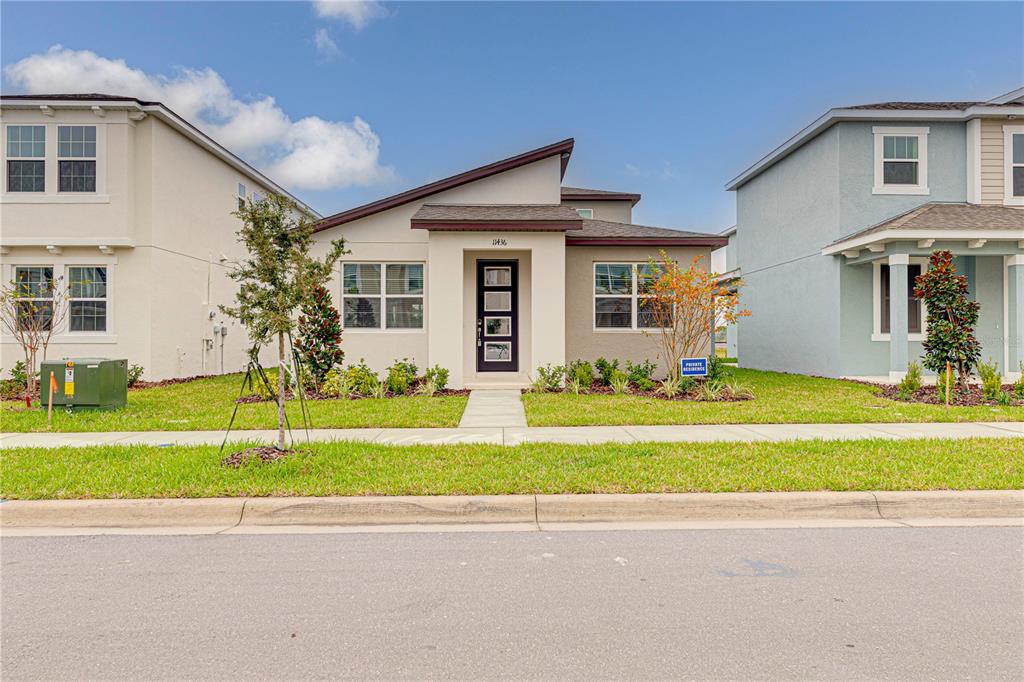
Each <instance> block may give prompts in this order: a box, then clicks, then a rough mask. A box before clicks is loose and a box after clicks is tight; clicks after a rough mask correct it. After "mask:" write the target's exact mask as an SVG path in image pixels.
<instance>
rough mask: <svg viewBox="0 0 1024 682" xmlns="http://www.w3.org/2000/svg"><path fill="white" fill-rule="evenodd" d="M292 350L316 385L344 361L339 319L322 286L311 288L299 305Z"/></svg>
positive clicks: (325, 289) (329, 295) (327, 293)
mask: <svg viewBox="0 0 1024 682" xmlns="http://www.w3.org/2000/svg"><path fill="white" fill-rule="evenodd" d="M295 349H296V350H297V351H298V352H299V358H301V360H302V364H303V365H305V366H306V368H307V369H309V372H310V378H311V379H312V381H313V383H314V384H315V385H317V386H319V385H320V384H322V383H323V381H324V379H325V378H326V377H327V373H328V372H330V371H331V369H332V368H334V367H335V366H337V365H340V364H341V363H342V361H343V360H344V359H345V351H343V350H342V349H341V317H340V315H339V314H338V309H337V308H335V307H334V305H333V304H332V303H331V294H330V292H329V291H327V288H326V287H324V286H318V287H316V288H314V289H313V291H312V292H311V294H310V296H309V299H308V300H307V301H305V302H303V304H302V314H301V315H299V324H298V333H297V335H296V337H295Z"/></svg>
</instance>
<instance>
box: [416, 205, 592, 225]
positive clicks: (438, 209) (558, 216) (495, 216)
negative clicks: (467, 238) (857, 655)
mask: <svg viewBox="0 0 1024 682" xmlns="http://www.w3.org/2000/svg"><path fill="white" fill-rule="evenodd" d="M411 223H412V227H413V229H421V230H444V231H456V230H460V231H462V230H465V231H471V230H493V229H502V230H511V231H519V232H564V231H567V230H581V229H583V220H582V219H581V218H580V216H579V214H578V213H576V211H575V210H574V209H572V208H570V207H568V206H562V205H561V204H424V205H423V206H421V207H420V208H419V210H417V211H416V213H414V214H413V216H412V220H411Z"/></svg>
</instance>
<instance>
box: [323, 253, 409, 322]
mask: <svg viewBox="0 0 1024 682" xmlns="http://www.w3.org/2000/svg"><path fill="white" fill-rule="evenodd" d="M341 292H342V319H343V321H344V326H345V328H346V329H423V310H424V309H423V296H424V278H423V263H343V264H342V283H341Z"/></svg>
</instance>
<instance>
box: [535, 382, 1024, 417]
mask: <svg viewBox="0 0 1024 682" xmlns="http://www.w3.org/2000/svg"><path fill="white" fill-rule="evenodd" d="M732 371H733V373H734V378H735V379H736V380H737V381H739V382H740V383H742V384H743V385H745V386H747V387H749V388H750V389H751V390H753V392H754V395H755V396H756V399H755V400H748V401H744V402H734V403H700V402H691V401H668V400H661V399H658V398H643V397H638V396H631V395H573V394H571V393H530V394H526V395H524V396H523V403H524V405H525V407H526V420H527V422H529V424H530V426H586V425H594V424H810V423H859V422H967V421H1019V420H1024V408H1020V407H988V406H980V407H951V408H949V409H946V407H945V406H942V405H924V404H919V403H905V402H899V401H894V400H888V399H886V398H880V397H878V396H876V395H875V388H873V387H871V386H868V385H865V384H858V383H854V382H852V381H841V380H838V379H821V378H817V377H807V376H801V375H797V374H780V373H777V372H760V371H757V370H752V369H733V370H732Z"/></svg>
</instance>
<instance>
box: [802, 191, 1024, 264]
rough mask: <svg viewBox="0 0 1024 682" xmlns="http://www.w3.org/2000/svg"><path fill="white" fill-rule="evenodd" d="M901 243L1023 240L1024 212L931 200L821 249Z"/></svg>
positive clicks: (824, 251) (843, 249) (834, 251)
mask: <svg viewBox="0 0 1024 682" xmlns="http://www.w3.org/2000/svg"><path fill="white" fill-rule="evenodd" d="M900 240H919V241H922V242H928V241H935V240H942V241H958V240H964V241H967V242H975V243H978V242H980V243H982V244H983V243H985V242H986V241H1024V209H1020V208H1013V207H1009V206H996V205H991V206H990V205H981V204H968V203H959V202H958V203H947V202H938V201H933V202H929V203H926V204H923V205H921V206H918V207H917V208H915V209H913V210H911V211H907V212H906V213H903V214H901V215H898V216H896V217H895V218H890V219H889V220H885V221H883V222H881V223H878V224H877V225H872V226H871V227H868V228H865V229H863V230H860V231H859V232H854V233H853V234H851V235H847V236H845V237H843V238H842V239H838V240H836V241H834V242H832V243H831V244H829V245H828V246H826V247H825V248H824V249H822V254H824V255H834V254H837V253H841V252H848V251H852V250H856V249H859V248H863V247H866V246H868V245H871V244H878V243H885V242H890V241H900Z"/></svg>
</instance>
